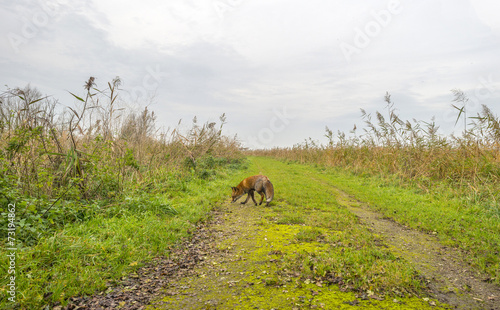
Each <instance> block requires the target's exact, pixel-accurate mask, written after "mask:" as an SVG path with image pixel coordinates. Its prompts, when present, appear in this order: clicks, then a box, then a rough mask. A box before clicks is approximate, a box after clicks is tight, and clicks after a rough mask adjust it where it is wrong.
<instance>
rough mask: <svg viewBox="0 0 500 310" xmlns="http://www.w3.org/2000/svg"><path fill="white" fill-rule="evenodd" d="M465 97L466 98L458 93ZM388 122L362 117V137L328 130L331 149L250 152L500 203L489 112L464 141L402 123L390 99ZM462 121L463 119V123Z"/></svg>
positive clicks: (498, 126)
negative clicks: (450, 189)
mask: <svg viewBox="0 0 500 310" xmlns="http://www.w3.org/2000/svg"><path fill="white" fill-rule="evenodd" d="M459 95H463V93H459ZM385 99H386V103H387V114H388V115H387V116H384V115H383V114H382V113H380V112H377V113H376V115H375V117H376V121H373V120H372V115H370V114H367V113H366V112H365V111H362V117H363V120H364V122H365V125H366V127H365V128H364V129H363V133H362V134H360V135H358V134H357V132H356V131H357V130H356V128H355V129H354V130H353V131H351V134H350V135H346V134H345V133H343V132H339V133H338V134H337V136H336V137H335V136H334V134H333V132H332V131H331V130H330V129H329V128H328V127H327V128H326V135H325V136H326V137H327V138H328V140H329V143H328V144H327V145H318V144H317V143H314V141H312V140H310V141H306V142H304V143H302V144H297V145H295V146H293V147H290V148H274V149H271V150H257V151H252V152H250V153H251V154H254V155H265V156H272V157H276V158H280V159H284V160H292V161H298V162H300V163H316V164H319V165H326V166H335V167H340V168H343V169H347V170H350V171H352V172H354V173H359V174H371V175H383V176H391V178H394V177H395V178H397V179H399V180H400V181H401V182H402V183H405V184H407V183H416V184H417V185H418V186H419V187H420V188H422V189H424V190H426V191H429V190H432V188H433V187H434V186H435V185H436V183H439V182H444V183H446V184H450V185H452V187H453V188H454V189H455V190H456V191H457V194H459V195H467V196H468V197H469V198H471V199H472V200H474V201H475V202H481V201H483V200H488V201H490V202H491V201H492V202H493V203H496V202H497V201H499V199H500V190H499V189H500V119H499V118H498V116H496V115H494V114H493V113H492V112H491V110H490V109H489V108H488V107H487V106H483V107H482V111H481V112H480V113H479V114H478V115H476V116H474V117H469V118H468V121H470V122H471V123H470V124H469V127H468V128H467V130H466V131H465V132H463V134H462V135H461V136H443V135H439V134H438V126H437V125H436V124H435V122H434V121H431V122H423V121H416V120H413V121H403V120H401V119H400V118H399V116H398V115H397V114H396V110H395V108H394V105H393V103H392V101H391V99H390V95H389V94H387V95H386V98H385ZM461 117H463V115H462V114H461V113H459V115H458V118H457V121H458V119H460V118H461Z"/></svg>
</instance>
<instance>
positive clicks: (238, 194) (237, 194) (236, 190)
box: [231, 187, 245, 202]
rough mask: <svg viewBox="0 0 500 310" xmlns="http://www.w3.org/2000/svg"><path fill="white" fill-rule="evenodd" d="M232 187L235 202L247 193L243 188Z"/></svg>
mask: <svg viewBox="0 0 500 310" xmlns="http://www.w3.org/2000/svg"><path fill="white" fill-rule="evenodd" d="M231 189H232V191H233V192H232V194H231V196H232V198H233V200H232V201H231V202H235V201H236V200H238V199H240V198H241V196H243V195H244V194H245V193H244V192H243V190H241V189H239V188H237V187H231Z"/></svg>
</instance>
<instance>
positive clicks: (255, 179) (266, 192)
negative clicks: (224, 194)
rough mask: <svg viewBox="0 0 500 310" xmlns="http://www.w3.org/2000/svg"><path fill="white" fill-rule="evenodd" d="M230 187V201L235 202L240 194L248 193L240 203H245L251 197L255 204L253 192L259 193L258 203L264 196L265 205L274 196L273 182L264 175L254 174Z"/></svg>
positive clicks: (267, 204)
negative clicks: (231, 190) (231, 191)
mask: <svg viewBox="0 0 500 310" xmlns="http://www.w3.org/2000/svg"><path fill="white" fill-rule="evenodd" d="M231 188H232V189H233V194H232V197H233V201H231V202H235V201H236V200H238V199H240V198H241V196H243V195H245V194H246V193H248V196H247V199H246V200H245V201H243V202H242V203H241V204H245V203H247V202H248V200H249V199H250V197H252V200H253V202H254V203H255V205H257V202H256V201H255V197H254V192H257V193H259V194H260V196H261V199H260V203H259V205H261V204H262V201H263V200H264V196H266V206H269V203H270V202H271V201H272V200H273V198H274V187H273V184H272V183H271V181H269V179H268V177H266V176H264V175H254V176H251V177H248V178H246V179H244V180H243V181H241V182H240V184H238V186H236V187H231Z"/></svg>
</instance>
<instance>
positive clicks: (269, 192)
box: [264, 181, 274, 203]
mask: <svg viewBox="0 0 500 310" xmlns="http://www.w3.org/2000/svg"><path fill="white" fill-rule="evenodd" d="M266 185H268V186H264V191H265V194H266V202H267V203H270V202H271V201H272V200H273V198H274V186H273V183H271V181H267V184H266Z"/></svg>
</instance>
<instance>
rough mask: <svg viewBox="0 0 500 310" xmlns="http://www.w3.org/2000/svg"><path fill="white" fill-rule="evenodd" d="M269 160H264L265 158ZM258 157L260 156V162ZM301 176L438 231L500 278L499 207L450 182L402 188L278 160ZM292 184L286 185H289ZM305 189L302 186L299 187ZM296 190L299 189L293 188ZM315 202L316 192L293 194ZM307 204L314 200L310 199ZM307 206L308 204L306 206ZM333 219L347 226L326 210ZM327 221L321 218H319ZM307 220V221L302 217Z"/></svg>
mask: <svg viewBox="0 0 500 310" xmlns="http://www.w3.org/2000/svg"><path fill="white" fill-rule="evenodd" d="M266 160H269V161H270V162H275V161H274V160H272V159H263V161H264V162H266ZM260 161H261V159H259V162H260ZM280 165H283V167H289V168H290V169H292V170H293V171H295V172H298V174H297V175H300V176H301V177H303V178H315V179H316V180H318V181H320V182H322V183H324V184H327V185H331V186H334V187H337V188H339V189H341V190H343V191H345V192H347V193H349V194H351V195H353V196H355V197H356V198H357V199H359V200H361V201H363V202H366V203H368V204H369V205H370V206H372V207H373V208H374V209H375V210H377V211H379V212H381V213H382V214H384V215H385V216H387V217H389V218H392V219H394V220H395V221H397V222H399V223H401V224H404V225H407V226H409V227H411V228H414V229H418V230H422V231H425V232H429V233H433V234H436V235H437V237H438V238H439V240H440V241H441V243H443V244H444V245H448V246H452V247H456V248H460V249H461V250H463V251H464V252H465V253H466V254H467V255H466V257H467V259H468V260H469V262H470V263H471V264H472V265H473V266H474V267H475V268H477V269H478V270H481V271H484V272H486V273H488V274H489V275H490V281H492V282H495V283H497V284H498V283H500V255H499V254H500V213H499V209H498V207H492V206H489V205H486V204H484V203H483V204H481V203H475V204H474V203H472V202H470V200H468V199H465V198H462V197H457V196H456V195H455V194H454V190H453V188H451V187H450V186H449V185H443V184H442V183H441V184H440V183H436V185H435V187H434V188H432V190H430V191H428V192H424V191H422V190H421V189H420V188H418V187H412V186H407V187H402V186H401V185H400V182H398V181H397V180H394V181H391V180H387V179H382V178H380V177H376V176H370V175H355V174H352V173H350V172H348V171H346V170H343V169H338V168H337V169H336V168H325V167H318V166H316V165H314V166H313V165H299V164H293V163H287V164H285V163H280ZM288 188H290V187H287V189H288ZM303 190H306V189H303ZM297 191H299V189H297ZM299 195H300V196H302V195H304V196H305V197H311V196H316V197H317V198H315V199H310V200H309V201H318V200H321V199H323V198H321V196H318V195H317V193H314V194H296V196H299ZM308 205H309V207H312V205H313V204H311V203H310V202H308ZM306 207H308V206H307V205H306ZM325 217H330V220H331V221H332V222H330V223H328V224H327V225H333V226H339V225H340V228H341V229H342V226H343V225H345V224H343V223H342V222H339V220H338V219H334V218H332V217H331V215H329V214H327V215H325ZM320 220H322V221H325V220H324V219H320ZM306 223H307V222H306Z"/></svg>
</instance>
